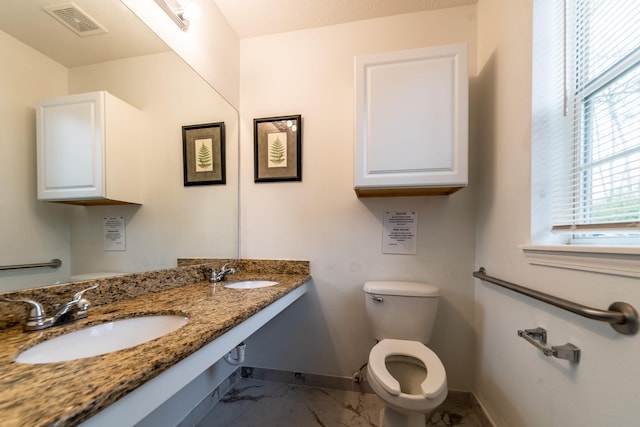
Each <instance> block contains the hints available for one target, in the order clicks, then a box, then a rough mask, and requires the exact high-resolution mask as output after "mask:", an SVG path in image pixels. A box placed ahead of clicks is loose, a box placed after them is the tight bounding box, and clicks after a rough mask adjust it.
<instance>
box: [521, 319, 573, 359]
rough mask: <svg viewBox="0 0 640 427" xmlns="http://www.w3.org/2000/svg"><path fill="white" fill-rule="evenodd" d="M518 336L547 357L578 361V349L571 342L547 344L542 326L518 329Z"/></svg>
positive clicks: (545, 331)
mask: <svg viewBox="0 0 640 427" xmlns="http://www.w3.org/2000/svg"><path fill="white" fill-rule="evenodd" d="M518 336H519V337H521V338H524V339H525V340H526V341H527V342H529V343H530V344H532V345H533V346H534V347H536V348H537V349H538V350H540V351H542V353H543V354H544V355H545V356H547V357H551V356H553V357H555V358H557V359H563V360H568V361H569V362H571V363H578V362H579V361H580V349H579V348H578V347H576V346H575V345H573V344H571V343H567V344H564V345H554V346H547V330H546V329H544V328H540V327H538V328H535V329H525V330H518Z"/></svg>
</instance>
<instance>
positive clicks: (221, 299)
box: [0, 264, 310, 427]
mask: <svg viewBox="0 0 640 427" xmlns="http://www.w3.org/2000/svg"><path fill="white" fill-rule="evenodd" d="M307 265H308V264H307ZM184 268H186V269H188V268H189V267H184ZM178 269H179V268H178ZM178 269H176V270H178ZM273 271H278V270H273V269H271V270H269V269H267V270H260V269H254V270H253V271H239V272H238V273H237V274H235V275H231V276H229V277H228V279H227V281H228V282H235V281H240V280H247V279H264V280H274V281H277V282H279V284H278V285H276V286H272V287H266V288H258V289H249V290H245V289H243V290H237V289H227V288H224V286H222V285H224V283H221V284H218V285H217V286H216V287H215V290H214V287H213V286H212V284H211V283H209V282H207V281H204V280H200V281H196V282H194V283H188V284H183V285H181V286H179V287H174V288H170V289H162V290H159V291H153V292H151V293H147V294H143V295H139V296H135V297H131V298H124V299H120V300H117V301H114V302H110V303H108V304H104V305H100V306H97V307H91V308H90V309H89V316H88V317H87V318H86V319H82V320H79V321H76V322H75V323H70V324H67V325H63V326H56V327H53V328H49V329H46V330H44V331H41V332H28V333H27V332H23V331H22V327H21V326H20V325H16V326H11V327H7V328H5V329H0V369H1V372H2V374H1V375H0V420H1V421H0V423H1V424H2V426H5V427H8V426H21V427H22V426H26V425H28V426H49V425H55V426H72V425H76V424H79V423H80V422H82V421H84V420H86V419H88V418H90V417H91V416H92V415H95V414H96V413H98V412H99V411H100V410H102V409H104V408H105V407H107V406H108V405H110V404H111V403H113V402H115V401H116V400H118V399H119V398H121V397H122V396H124V395H126V394H127V393H129V392H130V391H132V390H134V389H135V388H136V387H138V386H140V385H142V384H143V383H144V382H146V381H148V380H150V379H151V378H153V377H155V376H157V375H158V374H160V373H162V372H163V371H165V370H166V369H168V368H170V367H171V366H173V365H174V364H176V363H177V362H179V361H180V360H182V359H184V358H185V357H187V356H189V355H190V354H192V353H194V352H196V351H197V350H199V349H200V348H201V347H203V346H204V345H206V344H208V343H210V342H211V341H213V340H214V339H216V338H217V337H219V336H221V335H222V334H224V333H225V332H227V331H229V330H230V329H232V328H233V327H235V326H237V325H238V324H240V323H241V322H243V321H244V320H246V319H248V318H249V317H251V316H252V315H253V314H255V313H257V312H259V311H260V310H262V309H263V308H265V307H266V306H268V305H269V304H271V303H272V302H274V301H276V300H278V299H279V298H281V297H282V296H284V295H286V294H287V293H289V292H290V291H292V290H293V289H295V288H297V287H298V286H301V285H302V284H304V283H305V282H306V281H308V280H309V279H310V276H309V274H308V272H307V273H304V272H303V271H295V272H294V273H295V274H286V273H285V274H283V273H273ZM101 287H102V286H101ZM98 289H100V288H98ZM90 292H92V291H90ZM85 296H86V297H87V298H90V294H89V293H87V294H86V295H85ZM157 314H178V315H184V316H186V317H188V318H189V322H188V323H187V324H186V325H185V326H183V327H181V328H180V329H178V330H176V331H174V332H171V333H169V334H167V335H164V336H162V337H160V338H157V339H155V340H153V341H149V342H147V343H144V344H141V345H138V346H136V347H132V348H129V349H125V350H120V351H116V352H112V353H108V354H105V355H101V356H94V357H89V358H85V359H78V360H72V361H68V362H59V363H49V364H42V365H26V364H18V363H16V362H14V361H13V359H14V357H15V355H16V354H17V353H19V352H20V351H23V350H26V349H27V348H30V347H32V346H33V345H35V344H37V343H39V342H42V341H44V340H46V339H48V338H52V337H55V336H58V335H61V334H64V333H67V332H70V331H74V330H78V329H82V328H84V327H87V326H91V325H95V324H99V323H104V322H108V321H111V320H117V319H122V318H128V317H135V316H145V315H157Z"/></svg>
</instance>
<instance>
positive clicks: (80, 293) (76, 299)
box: [71, 282, 100, 302]
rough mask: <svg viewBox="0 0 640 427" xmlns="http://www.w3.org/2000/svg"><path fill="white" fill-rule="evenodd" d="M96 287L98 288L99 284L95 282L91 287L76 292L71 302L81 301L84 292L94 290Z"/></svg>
mask: <svg viewBox="0 0 640 427" xmlns="http://www.w3.org/2000/svg"><path fill="white" fill-rule="evenodd" d="M98 286H100V283H98V282H95V283H94V284H93V285H91V286H89V287H88V288H87V289H83V290H81V291H80V292H76V293H75V294H74V295H73V300H71V301H72V302H78V301H80V300H81V299H82V296H83V295H84V293H85V292H87V291H90V290H91V289H95V288H97V287H98Z"/></svg>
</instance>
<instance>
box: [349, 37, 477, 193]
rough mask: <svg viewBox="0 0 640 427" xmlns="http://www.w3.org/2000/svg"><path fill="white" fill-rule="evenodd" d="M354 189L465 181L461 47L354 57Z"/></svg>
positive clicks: (463, 53) (465, 85) (463, 48)
mask: <svg viewBox="0 0 640 427" xmlns="http://www.w3.org/2000/svg"><path fill="white" fill-rule="evenodd" d="M355 67H356V88H355V90H356V97H355V98H356V108H355V114H356V117H355V127H356V129H355V139H356V141H355V187H356V189H367V188H422V187H451V186H458V187H462V186H465V185H466V184H467V162H468V160H467V138H468V136H467V133H468V130H467V129H468V125H467V120H468V118H467V117H468V113H467V109H468V72H467V60H466V46H465V45H450V46H442V47H432V48H423V49H413V50H407V51H400V52H390V53H383V54H377V55H368V56H362V57H358V58H356V63H355Z"/></svg>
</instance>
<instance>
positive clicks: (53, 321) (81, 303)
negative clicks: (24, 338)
mask: <svg viewBox="0 0 640 427" xmlns="http://www.w3.org/2000/svg"><path fill="white" fill-rule="evenodd" d="M98 285H99V284H98V283H94V284H93V285H91V286H90V287H88V288H87V289H83V290H81V291H80V292H76V293H75V294H74V295H73V299H72V300H71V301H69V302H67V303H65V304H62V306H61V307H60V308H59V309H58V311H57V313H56V314H54V315H53V316H47V315H46V314H45V311H44V308H43V307H42V304H40V303H39V302H36V301H33V300H30V299H9V298H0V301H6V302H20V303H26V304H30V305H31V312H30V313H29V316H28V317H27V320H26V321H25V323H24V330H25V331H26V332H29V331H40V330H42V329H47V328H50V327H52V326H56V325H61V324H63V323H67V322H73V321H75V320H78V319H83V318H85V317H87V315H88V314H89V306H90V305H91V304H90V303H89V301H88V300H87V299H86V298H84V297H83V295H84V293H85V292H87V291H89V290H91V289H95V288H97V287H98ZM56 308H58V306H56Z"/></svg>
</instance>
